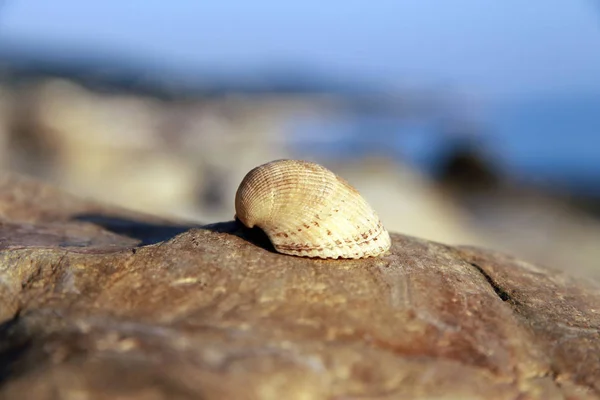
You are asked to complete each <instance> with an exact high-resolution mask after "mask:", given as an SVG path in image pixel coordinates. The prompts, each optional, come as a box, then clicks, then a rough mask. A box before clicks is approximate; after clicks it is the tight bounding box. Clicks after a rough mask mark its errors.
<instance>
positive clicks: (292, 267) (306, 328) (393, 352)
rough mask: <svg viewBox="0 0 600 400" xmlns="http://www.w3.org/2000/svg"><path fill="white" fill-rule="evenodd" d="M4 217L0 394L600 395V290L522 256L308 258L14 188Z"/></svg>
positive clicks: (415, 249) (399, 252) (210, 230)
mask: <svg viewBox="0 0 600 400" xmlns="http://www.w3.org/2000/svg"><path fill="white" fill-rule="evenodd" d="M424 217H426V216H424ZM0 218H1V220H0V221H1V222H0V313H1V319H2V321H3V323H2V325H1V327H0V379H1V382H2V385H1V386H0V397H2V398H7V399H21V398H22V399H34V398H35V399H55V398H69V399H70V398H87V399H114V398H127V399H196V398H197V399H200V398H201V399H222V398H232V399H233V398H235V399H282V398H286V399H332V398H336V399H342V398H381V399H396V398H411V399H426V398H427V399H430V398H460V399H515V398H527V399H561V398H573V399H574V398H577V399H598V398H600V384H599V382H600V358H599V357H600V356H599V354H600V338H599V332H600V313H599V312H598V310H600V286H599V285H597V284H596V283H595V282H591V281H588V282H582V281H578V280H576V279H574V278H571V277H569V276H567V275H564V274H561V273H558V272H554V271H550V270H546V269H543V268H541V267H538V266H535V265H532V264H529V263H526V262H523V261H520V260H518V259H515V258H512V257H508V256H505V255H502V254H498V253H494V252H489V251H482V250H478V249H476V248H463V247H449V246H444V245H440V244H436V243H433V242H428V241H424V240H419V239H415V238H412V237H408V236H403V235H399V234H393V235H392V237H393V248H392V250H391V253H390V254H389V255H387V256H385V257H383V258H377V259H366V260H330V261H326V260H312V259H305V258H296V257H290V256H285V255H281V254H276V253H273V252H272V251H270V250H269V247H268V243H267V242H266V241H265V239H264V237H262V236H260V233H259V232H250V231H247V230H243V229H241V228H240V227H239V226H238V225H236V224H235V223H234V222H229V223H220V224H216V225H211V226H206V227H203V228H194V227H191V226H189V225H182V224H177V223H175V222H172V223H168V222H157V221H156V220H155V219H150V220H146V218H145V217H142V216H140V215H139V214H128V212H126V211H124V210H120V209H117V210H113V209H111V208H110V207H107V206H102V205H99V204H97V203H93V202H90V201H81V200H78V199H77V198H75V197H73V196H70V195H65V194H63V193H61V192H60V191H58V190H56V189H53V188H51V187H49V186H46V185H38V184H36V183H35V182H34V181H31V180H29V179H25V180H24V179H22V178H19V177H15V176H4V177H2V179H0ZM141 244H145V245H141Z"/></svg>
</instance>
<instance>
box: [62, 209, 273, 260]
mask: <svg viewBox="0 0 600 400" xmlns="http://www.w3.org/2000/svg"><path fill="white" fill-rule="evenodd" d="M72 219H73V220H75V221H82V222H88V223H92V224H94V225H98V226H100V227H102V228H103V229H105V230H107V231H109V232H112V233H115V234H117V235H121V236H126V237H129V238H132V239H136V240H138V241H139V242H140V243H139V246H148V245H152V244H156V243H160V242H164V241H166V240H169V239H172V238H173V237H175V236H177V235H180V234H182V233H184V232H187V231H189V230H190V229H206V230H209V231H211V232H215V233H226V234H229V235H234V236H237V237H239V238H241V239H243V240H246V241H247V242H250V243H252V244H254V245H255V246H258V247H261V248H263V249H265V250H268V251H270V252H272V253H277V252H276V251H275V248H274V247H273V245H272V244H271V241H270V240H269V237H268V236H267V235H266V234H265V233H264V232H263V231H262V230H261V229H260V228H252V229H250V228H246V227H245V226H244V225H243V224H242V223H241V222H240V221H239V220H238V219H237V218H236V219H235V220H234V221H226V222H217V223H213V224H208V225H202V224H168V223H149V222H141V221H138V220H135V219H130V218H123V217H115V216H111V215H104V214H81V215H76V216H74V217H73V218H72Z"/></svg>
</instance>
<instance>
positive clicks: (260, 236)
mask: <svg viewBox="0 0 600 400" xmlns="http://www.w3.org/2000/svg"><path fill="white" fill-rule="evenodd" d="M200 228H201V229H206V230H209V231H211V232H215V233H227V234H229V235H234V236H237V237H239V238H241V239H243V240H245V241H247V242H250V243H252V244H253V245H255V246H258V247H261V248H263V249H265V250H267V251H270V252H271V253H277V251H276V250H275V247H273V244H272V243H271V240H269V237H268V236H267V234H266V233H265V232H264V231H263V230H262V229H260V228H247V227H245V226H244V224H242V223H241V222H240V220H239V219H237V218H236V219H235V220H234V221H227V222H217V223H214V224H209V225H203V226H201V227H200Z"/></svg>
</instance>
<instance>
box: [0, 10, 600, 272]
mask: <svg viewBox="0 0 600 400" xmlns="http://www.w3.org/2000/svg"><path fill="white" fill-rule="evenodd" d="M279 158H303V159H307V160H313V161H316V162H320V163H322V164H324V165H326V166H328V167H329V168H331V169H332V170H334V171H335V172H336V173H338V174H340V175H342V176H343V177H344V178H346V179H347V180H348V181H350V182H351V183H352V184H353V185H354V186H356V187H357V188H358V189H359V190H360V191H361V193H362V194H363V195H364V196H365V197H366V198H367V199H368V201H369V202H370V203H371V204H372V205H373V207H374V208H375V209H376V210H377V211H378V213H379V214H380V217H381V218H382V220H383V222H384V224H385V225H386V227H387V228H388V229H389V230H391V231H398V232H401V233H405V234H409V235H414V236H419V237H423V238H427V239H431V240H436V241H441V242H444V243H448V244H475V245H480V246H486V247H490V248H494V249H498V250H502V251H507V252H510V253H512V254H515V255H517V256H519V257H521V258H523V259H526V260H529V261H534V262H539V263H542V264H545V265H547V266H550V267H555V268H561V269H567V270H570V271H571V272H574V273H577V274H583V275H585V276H596V277H600V261H599V260H600V2H598V1H584V0H570V1H564V0H528V1H526V2H524V1H522V0H503V1H502V2H498V1H497V0H450V1H439V0H378V1H371V2H367V1H356V0H355V1H353V0H329V1H322V0H321V1H316V0H303V1H301V2H300V1H288V2H281V1H275V0H254V1H242V0H238V1H233V0H219V1H216V0H215V1H208V0H207V1H192V0H189V1H185V0H180V1H173V2H165V1H153V0H145V1H141V0H129V1H127V2H123V1H117V0H104V1H102V2H82V1H75V0H54V1H52V2H41V1H36V0H3V1H0V169H2V170H7V171H15V172H19V173H24V174H27V175H31V176H35V177H37V178H40V179H43V180H44V181H47V182H51V183H54V184H57V185H60V186H61V187H63V188H65V189H67V190H69V191H71V192H73V193H76V194H79V195H83V196H87V197H91V198H95V199H98V200H101V201H105V202H110V203H113V204H116V205H120V206H125V207H128V208H131V209H135V210H139V211H144V212H148V213H153V214H158V215H164V216H171V217H177V218H182V219H187V220H191V221H198V222H202V223H210V222H216V221H223V220H230V219H232V217H233V214H234V209H233V199H234V193H235V190H236V188H237V186H238V184H239V182H240V181H241V179H242V178H243V176H244V175H245V174H246V172H248V171H249V170H250V169H251V168H253V167H255V166H257V165H259V164H261V163H264V162H267V161H271V160H273V159H279Z"/></svg>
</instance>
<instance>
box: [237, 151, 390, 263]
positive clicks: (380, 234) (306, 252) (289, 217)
mask: <svg viewBox="0 0 600 400" xmlns="http://www.w3.org/2000/svg"><path fill="white" fill-rule="evenodd" d="M235 210H236V218H237V219H239V221H240V222H241V223H242V224H244V225H245V226H246V227H248V228H253V227H255V226H257V227H259V228H261V229H262V230H263V231H264V232H265V233H266V235H267V236H268V237H269V239H270V240H271V243H272V244H273V246H274V247H275V250H277V251H278V252H280V253H283V254H290V255H295V256H303V257H320V258H364V257H375V256H378V255H381V254H383V253H385V252H386V251H387V250H388V249H389V248H390V246H391V240H390V235H389V234H388V232H387V231H386V230H385V228H384V227H383V225H382V223H381V221H380V220H379V217H377V215H376V214H375V212H374V211H373V209H372V208H371V206H369V204H368V203H367V202H366V201H365V200H364V199H363V197H362V196H361V195H360V193H358V191H357V190H356V189H354V188H353V187H352V186H350V184H349V183H347V182H346V181H345V180H343V179H342V178H340V177H338V176H337V175H335V174H334V173H333V172H331V171H329V170H328V169H326V168H324V167H322V166H321V165H318V164H315V163H311V162H307V161H299V160H277V161H272V162H269V163H267V164H263V165H261V166H258V167H256V168H254V169H253V170H251V171H250V172H248V174H247V175H246V176H245V177H244V179H243V180H242V183H241V184H240V186H239V188H238V190H237V193H236V196H235Z"/></svg>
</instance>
